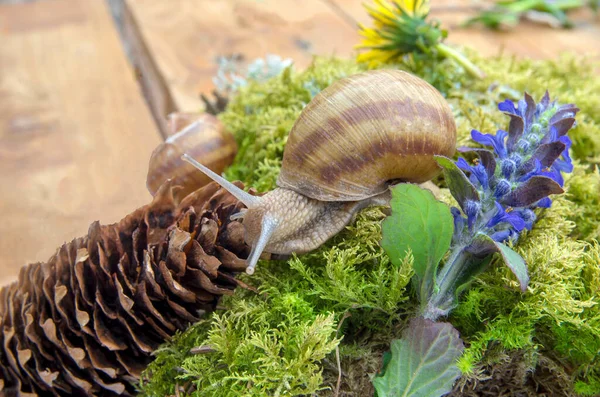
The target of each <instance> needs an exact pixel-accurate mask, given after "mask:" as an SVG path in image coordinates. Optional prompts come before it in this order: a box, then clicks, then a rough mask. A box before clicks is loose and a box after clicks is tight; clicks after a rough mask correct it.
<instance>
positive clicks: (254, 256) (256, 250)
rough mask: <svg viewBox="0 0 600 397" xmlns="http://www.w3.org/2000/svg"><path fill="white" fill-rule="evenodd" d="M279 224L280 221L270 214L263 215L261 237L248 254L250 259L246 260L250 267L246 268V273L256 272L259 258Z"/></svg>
mask: <svg viewBox="0 0 600 397" xmlns="http://www.w3.org/2000/svg"><path fill="white" fill-rule="evenodd" d="M278 225H279V222H278V221H277V220H276V219H274V218H272V217H270V216H268V215H265V216H264V217H263V220H262V224H261V230H260V237H259V238H258V240H257V241H256V244H254V245H253V246H252V251H250V255H249V256H248V259H247V261H246V263H247V264H248V267H247V268H246V273H248V274H254V269H256V264H257V263H258V259H259V258H260V255H261V254H262V252H263V250H264V249H265V247H266V246H267V243H268V242H269V239H270V238H271V236H272V235H273V233H274V232H275V230H276V229H277V226H278Z"/></svg>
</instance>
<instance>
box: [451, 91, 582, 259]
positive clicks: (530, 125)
mask: <svg viewBox="0 0 600 397" xmlns="http://www.w3.org/2000/svg"><path fill="white" fill-rule="evenodd" d="M498 109H499V110H500V111H502V112H504V113H506V114H507V115H508V116H509V117H510V123H509V127H508V131H505V130H498V131H497V132H496V134H483V133H481V132H479V131H477V130H472V131H471V137H472V138H473V140H474V141H475V142H477V143H479V144H480V145H484V146H487V147H491V148H493V152H491V151H489V150H487V149H474V150H471V151H474V152H476V153H477V154H478V156H479V158H480V163H476V164H475V165H471V164H469V163H468V162H467V161H466V160H465V159H463V158H459V159H458V160H457V161H456V166H457V167H458V168H459V169H460V170H462V171H463V172H464V173H465V174H466V176H467V177H468V180H469V182H470V184H472V185H473V186H468V187H467V186H465V187H464V188H463V187H461V186H456V185H455V186H454V187H453V188H454V189H457V192H456V196H455V197H458V198H457V200H459V199H461V200H464V197H465V192H468V191H472V189H473V187H475V189H477V191H478V199H476V200H474V199H472V198H471V199H469V200H468V201H467V202H466V203H465V205H464V206H463V211H464V215H466V218H465V217H464V216H463V215H461V212H460V211H459V210H458V209H456V208H455V209H453V210H452V214H453V216H454V225H455V234H456V236H455V237H456V238H453V241H455V242H459V241H460V242H462V243H467V242H468V241H471V240H473V241H475V240H474V239H476V236H477V234H478V233H485V234H487V235H488V236H490V237H491V238H492V239H494V240H495V241H498V242H503V241H507V240H511V241H516V240H517V239H518V236H519V234H520V233H521V232H522V231H523V230H525V229H531V228H532V227H533V224H534V223H535V221H536V215H535V213H534V212H533V209H535V208H548V207H550V206H551V204H552V200H551V199H550V198H549V197H544V196H545V195H546V196H547V195H548V194H550V193H551V192H552V193H557V192H561V191H562V189H561V187H562V186H563V184H564V179H563V176H562V173H563V172H572V170H573V161H572V160H571V157H570V156H569V149H570V148H571V139H570V138H569V137H568V136H567V133H568V131H569V130H570V129H571V128H572V127H573V126H574V125H575V119H574V116H575V114H576V113H577V111H578V109H577V108H576V107H575V106H574V105H563V106H558V105H557V104H556V102H555V101H550V97H549V95H548V94H547V93H546V95H544V97H543V98H542V100H541V101H540V102H539V103H538V104H536V103H535V101H534V100H533V98H532V97H531V96H529V95H528V94H525V95H524V99H521V100H520V101H518V103H517V104H515V103H514V102H512V101H509V100H506V101H504V102H502V103H500V104H499V105H498ZM460 151H461V152H467V151H469V149H468V148H461V149H460ZM540 177H543V178H540ZM532 178H535V179H532ZM462 180H463V183H467V182H466V180H465V179H462ZM461 189H463V190H461ZM452 193H453V194H454V193H455V192H452ZM509 206H512V207H509ZM461 236H462V237H461ZM472 248H473V247H472ZM473 249H474V248H473Z"/></svg>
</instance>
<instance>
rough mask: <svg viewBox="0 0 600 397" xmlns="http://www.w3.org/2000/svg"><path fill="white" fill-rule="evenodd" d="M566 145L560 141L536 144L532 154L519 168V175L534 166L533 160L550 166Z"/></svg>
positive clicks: (529, 170)
mask: <svg viewBox="0 0 600 397" xmlns="http://www.w3.org/2000/svg"><path fill="white" fill-rule="evenodd" d="M565 148H566V146H565V144H564V143H562V142H560V141H556V142H551V143H545V144H543V145H540V146H538V148H537V149H536V150H535V152H534V153H533V155H532V156H531V157H530V158H529V160H527V161H526V162H525V163H523V165H522V166H521V167H520V168H519V176H520V175H525V174H527V173H528V172H531V170H533V169H534V168H535V160H539V162H540V164H542V166H544V167H550V166H551V165H552V164H553V163H554V161H555V160H556V159H557V158H559V157H560V155H561V153H562V152H563V151H564V150H565Z"/></svg>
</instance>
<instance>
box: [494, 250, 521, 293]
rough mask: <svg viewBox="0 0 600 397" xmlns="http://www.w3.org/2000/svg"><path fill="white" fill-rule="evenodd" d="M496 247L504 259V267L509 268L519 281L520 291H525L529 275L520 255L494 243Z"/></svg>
mask: <svg viewBox="0 0 600 397" xmlns="http://www.w3.org/2000/svg"><path fill="white" fill-rule="evenodd" d="M496 247H498V249H499V252H500V254H502V258H503V259H504V263H505V264H506V266H508V267H509V269H510V270H511V271H512V272H513V274H514V275H515V276H516V277H517V280H519V284H520V285H521V291H523V292H525V291H526V290H527V285H528V284H529V274H528V273H527V265H526V264H525V260H524V259H523V258H522V257H521V255H519V254H517V253H516V252H515V251H513V250H512V249H510V248H509V247H507V246H506V245H504V244H502V243H496Z"/></svg>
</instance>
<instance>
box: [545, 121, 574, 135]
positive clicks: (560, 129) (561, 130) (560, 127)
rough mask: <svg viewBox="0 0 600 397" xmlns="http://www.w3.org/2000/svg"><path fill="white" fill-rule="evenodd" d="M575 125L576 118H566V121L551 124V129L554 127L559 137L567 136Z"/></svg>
mask: <svg viewBox="0 0 600 397" xmlns="http://www.w3.org/2000/svg"><path fill="white" fill-rule="evenodd" d="M574 124H575V118H573V117H566V118H564V119H560V120H558V121H555V122H554V123H552V124H550V128H552V127H554V128H556V133H557V135H558V136H559V137H561V136H564V135H566V134H567V132H569V130H570V129H571V128H572V127H573V125H574Z"/></svg>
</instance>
